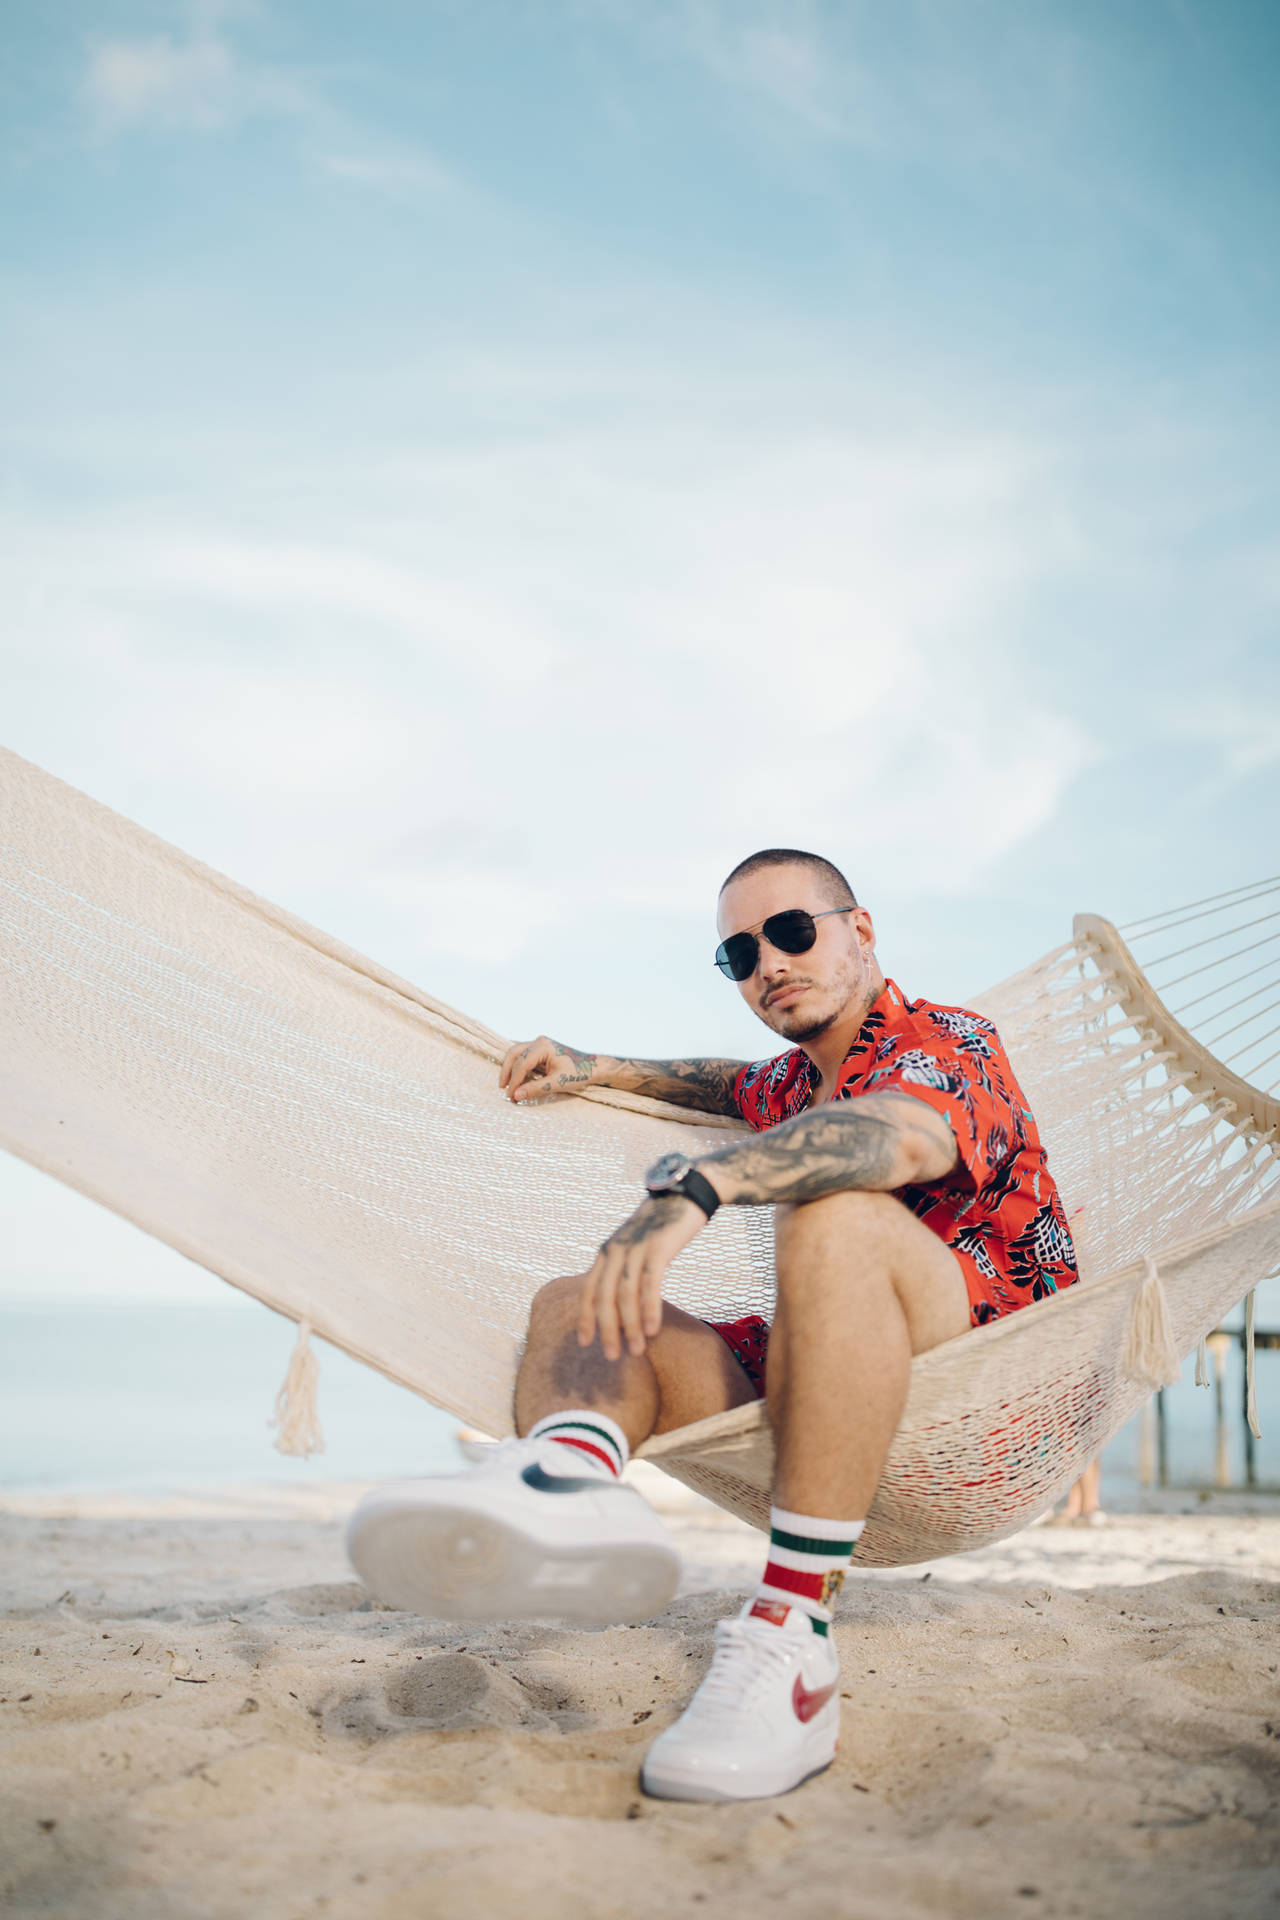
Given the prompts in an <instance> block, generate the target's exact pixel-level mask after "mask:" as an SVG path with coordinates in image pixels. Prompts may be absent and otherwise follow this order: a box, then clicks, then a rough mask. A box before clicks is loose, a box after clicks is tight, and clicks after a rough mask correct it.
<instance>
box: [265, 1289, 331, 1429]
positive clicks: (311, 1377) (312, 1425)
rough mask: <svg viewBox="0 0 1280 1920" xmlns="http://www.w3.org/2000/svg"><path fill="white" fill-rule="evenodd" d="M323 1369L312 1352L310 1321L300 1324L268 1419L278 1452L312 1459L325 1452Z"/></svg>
mask: <svg viewBox="0 0 1280 1920" xmlns="http://www.w3.org/2000/svg"><path fill="white" fill-rule="evenodd" d="M319 1381H320V1369H319V1367H318V1365H317V1364H316V1356H315V1354H314V1353H313V1352H312V1351H311V1322H310V1321H309V1320H301V1321H299V1323H298V1338H297V1340H296V1341H295V1343H294V1348H293V1352H292V1354H291V1355H290V1358H289V1371H288V1372H287V1373H286V1374H285V1377H284V1385H283V1386H282V1387H281V1389H280V1391H279V1393H278V1394H277V1395H276V1410H275V1414H274V1416H273V1418H272V1419H271V1421H270V1422H269V1424H270V1425H271V1426H273V1427H274V1428H275V1429H276V1451H277V1453H290V1454H295V1455H297V1456H298V1457H299V1458H301V1459H303V1460H309V1459H310V1457H311V1455H312V1454H313V1453H323V1452H324V1434H323V1433H322V1432H321V1429H320V1414H319V1409H318V1407H317V1404H316V1389H317V1387H318V1385H319Z"/></svg>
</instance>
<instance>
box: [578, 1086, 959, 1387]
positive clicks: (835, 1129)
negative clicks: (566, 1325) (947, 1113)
mask: <svg viewBox="0 0 1280 1920" xmlns="http://www.w3.org/2000/svg"><path fill="white" fill-rule="evenodd" d="M957 1158H958V1153H957V1149H956V1142H955V1135H954V1134H953V1133H952V1131H951V1129H950V1127H949V1126H948V1125H947V1123H946V1121H945V1120H944V1119H943V1117H942V1115H941V1114H940V1113H938V1112H936V1111H935V1109H934V1108H933V1107H931V1106H928V1105H927V1104H926V1103H925V1101H923V1100H917V1099H916V1098H915V1097H914V1096H913V1095H912V1094H909V1093H896V1092H894V1093H888V1092H886V1093H866V1094H859V1095H857V1096H856V1097H855V1098H853V1099H851V1100H840V1101H835V1102H832V1103H831V1104H829V1105H825V1106H821V1107H815V1108H813V1109H812V1110H811V1111H810V1112H808V1113H801V1114H798V1115H797V1116H796V1118H795V1119H794V1120H788V1121H786V1122H785V1123H784V1124H783V1125H782V1126H780V1127H772V1128H771V1129H770V1130H769V1132H768V1133H763V1134H752V1135H751V1137H750V1138H749V1139H747V1140H739V1141H735V1142H734V1143H733V1145H732V1146H729V1147H724V1148H722V1149H721V1151H720V1152H719V1153H711V1154H707V1155H706V1156H705V1157H704V1158H702V1159H700V1160H699V1161H698V1163H697V1166H698V1172H699V1173H700V1174H702V1175H703V1177H704V1178H705V1179H707V1180H709V1181H710V1182H711V1185H712V1186H713V1187H714V1188H715V1190H716V1192H717V1193H718V1194H719V1195H720V1198H721V1200H722V1201H725V1202H727V1203H728V1204H730V1205H733V1204H736V1205H738V1206H769V1205H775V1204H777V1203H778V1202H780V1201H805V1200H820V1199H822V1198H823V1197H824V1196H825V1195H827V1194H829V1193H845V1192H848V1191H850V1190H851V1189H856V1188H861V1189H862V1190H863V1191H868V1192H872V1193H891V1192H892V1191H893V1190H894V1188H895V1187H907V1186H914V1185H916V1184H919V1183H926V1182H928V1181H930V1180H941V1179H942V1178H944V1176H945V1175H946V1174H948V1173H950V1172H951V1170H952V1168H953V1167H954V1166H955V1164H956V1161H957ZM705 1225H706V1216H705V1215H704V1214H703V1212H702V1209H701V1208H700V1207H698V1206H696V1205H695V1204H694V1202H693V1201H692V1200H686V1199H684V1198H683V1196H681V1195H679V1194H663V1195H660V1196H657V1197H655V1198H651V1199H648V1200H645V1201H644V1202H643V1203H642V1204H641V1205H640V1206H639V1207H637V1209H636V1211H635V1212H634V1213H633V1214H632V1215H631V1218H630V1219H629V1220H624V1221H623V1223H622V1225H621V1226H620V1227H618V1228H617V1229H616V1230H615V1231H614V1232H613V1233H611V1234H610V1236H609V1238H608V1239H607V1240H606V1241H605V1243H604V1245H603V1246H602V1247H601V1249H600V1251H599V1253H598V1254H597V1255H596V1258H595V1260H594V1262H593V1263H592V1267H591V1271H590V1272H589V1273H588V1274H586V1275H585V1276H584V1279H583V1286H582V1303H581V1308H580V1311H579V1318H578V1340H579V1342H580V1344H581V1345H582V1346H584V1347H586V1346H590V1345H591V1342H592V1341H593V1340H594V1339H595V1337H596V1332H597V1330H598V1331H599V1334H600V1345H601V1348H602V1350H603V1352H604V1354H605V1357H606V1359H609V1360H616V1359H618V1357H619V1356H620V1354H621V1352H622V1348H623V1344H624V1342H625V1344H626V1347H627V1349H628V1351H629V1352H631V1353H635V1354H640V1353H643V1352H644V1349H645V1343H646V1341H647V1340H651V1339H652V1338H653V1336H654V1335H655V1334H656V1333H657V1332H658V1329H659V1328H660V1327H661V1325H662V1286H663V1281H664V1280H665V1278H666V1272H667V1268H668V1267H669V1266H670V1264H671V1262H672V1261H673V1260H674V1259H675V1257H676V1255H677V1254H678V1253H679V1252H680V1251H681V1250H682V1248H684V1247H686V1246H688V1244H689V1242H690V1241H691V1240H692V1239H693V1238H694V1237H695V1235H696V1234H697V1233H699V1232H700V1231H701V1229H702V1228H703V1227H704V1226H705Z"/></svg>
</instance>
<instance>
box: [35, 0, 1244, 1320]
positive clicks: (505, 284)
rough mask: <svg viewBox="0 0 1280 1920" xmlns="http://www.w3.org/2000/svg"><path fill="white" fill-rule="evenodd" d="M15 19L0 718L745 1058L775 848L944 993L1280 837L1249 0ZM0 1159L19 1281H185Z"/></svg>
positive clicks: (162, 818)
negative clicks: (742, 912) (759, 913)
mask: <svg viewBox="0 0 1280 1920" xmlns="http://www.w3.org/2000/svg"><path fill="white" fill-rule="evenodd" d="M7 39H8V42H9V58H8V62H7V65H6V69H5V74H4V77H3V79H0V125H2V126H3V129H4V132H3V134H2V135H0V156H2V158H0V167H2V172H0V179H2V181H3V210H2V219H3V233H2V234H0V242H2V244H0V257H2V259H3V263H4V264H3V266H0V419H3V421H4V422H5V427H4V435H5V453H4V462H3V481H2V485H0V576H2V579H0V592H2V593H3V602H2V604H3V606H4V609H5V619H4V628H5V642H4V684H3V725H2V726H0V735H2V737H3V739H4V741H5V743H6V744H7V745H9V746H11V747H13V748H15V749H16V750H17V751H19V752H21V753H24V754H26V755H27V756H28V757H30V758H31V759H34V760H36V761H38V762H40V763H41V764H42V765H44V766H46V767H49V768H50V769H52V770H53V771H54V772H56V773H58V774H60V775H61V776H62V777H64V778H66V779H68V780H70V781H72V782H73V783H74V784H76V785H78V786H81V787H83V788H85V789H87V790H88V791H89V792H91V793H93V794H95V795H97V796H99V797H100V798H102V799H104V800H106V801H108V802H110V803H111V804H112V805H113V806H116V807H117V808H119V809H120V810H121V811H123V812H125V813H128V814H130V815H132V816H133V817H135V818H137V819H140V820H141V821H143V822H144V823H145V824H146V825H147V826H149V827H151V828H153V829H154V830H155V831H157V832H159V833H161V834H163V835H165V836H166V837H167V838H169V839H171V840H174V841H177V842H178V843H180V844H182V845H184V846H186V847H188V848H190V849H191V850H192V851H194V852H196V853H198V854H199V855H201V856H202V857H203V858H205V859H207V860H209V861H211V862H213V863H214V864H215V865H217V866H220V867H222V868H224V869H226V870H227V871H229V872H231V873H233V874H234V875H235V876H236V877H237V878H239V879H241V880H243V881H245V882H247V883H248V884H250V885H252V886H253V887H255V888H256V889H258V890H259V891H261V892H263V893H266V894H268V895H270V896H272V897H274V898H277V899H279V900H281V901H283V902H284V903H285V904H287V905H288V906H290V907H292V908H293V909H294V910H296V911H298V912H301V913H302V914H304V915H306V916H307V917H308V918H310V919H312V920H315V921H317V922H319V923H320V924H322V925H324V926H326V927H328V928H330V929H331V930H333V931H334V932H336V933H338V934H339V935H341V936H342V937H343V938H345V939H347V940H348V941H350V942H351V943H352V944H353V945H355V946H357V947H361V948H364V949H366V950H368V951H369V952H371V953H374V954H375V955H377V956H378V957H379V958H380V959H382V960H384V961H385V962H387V963H388V964H390V965H391V966H393V967H395V968H396V969H398V970H399V971H400V972H402V973H404V974H407V975H409V976H411V977H412V978H414V979H415V980H418V981H420V982H421V983H422V984H424V985H425V986H427V987H428V988H429V989H430V990H431V991H433V992H435V993H437V994H439V995H440V996H441V997H443V998H444V999H446V1000H450V1001H452V1002H454V1003H455V1004H458V1005H460V1006H462V1007H464V1008H465V1009H466V1010H467V1011H468V1012H471V1013H474V1014H476V1015H477V1016H479V1017H480V1018H482V1019H484V1020H486V1021H488V1022H489V1023H490V1024H491V1025H493V1026H495V1027H497V1028H499V1029H500V1030H502V1031H504V1032H509V1033H512V1034H523V1033H525V1032H526V1031H528V1032H532V1031H534V1030H536V1029H538V1028H542V1027H545V1028H547V1029H548V1030H550V1031H552V1032H557V1033H560V1034H562V1035H563V1036H564V1037H567V1038H569V1039H571V1040H574V1041H576V1042H579V1043H581V1044H585V1045H589V1046H599V1047H602V1048H612V1049H618V1050H626V1049H632V1050H636V1051H646V1052H653V1053H676V1052H688V1051H700V1050H701V1051H707V1052H716V1053H724V1052H728V1053H731V1054H737V1055H751V1054H754V1053H757V1052H761V1051H768V1050H769V1036H768V1035H766V1034H765V1033H764V1031H763V1029H760V1028H758V1027H754V1026H753V1025H752V1023H751V1022H750V1020H749V1018H748V1017H747V1016H746V1015H745V1013H744V1012H743V1011H742V1010H741V1008H740V1005H739V1003H738V1001H737V998H736V996H735V995H734V994H733V991H732V989H731V988H727V987H726V986H725V985H724V983H723V982H721V981H720V979H719V978H718V976H717V975H715V974H714V972H713V970H712V968H711V966H710V953H711V948H712V946H713V944H714V935H713V933H712V928H711V920H712V910H713V902H714V894H715V890H716V887H717V885H718V882H719V880H720V878H721V877H722V875H723V873H724V871H725V870H726V869H727V867H728V866H729V865H730V864H732V863H733V862H734V861H735V860H736V859H737V858H739V857H740V856H741V855H742V854H743V853H745V852H747V851H749V850H750V849H751V848H753V847H756V846H759V845H762V844H769V843H779V842H781V843H799V844H802V845H813V846H816V847H818V848H819V849H820V850H822V851H825V852H829V853H830V854H831V855H832V856H833V857H834V858H836V859H837V860H838V861H839V862H841V863H842V864H844V865H845V866H846V867H847V869H848V871H849V872H850V875H851V878H852V879H853V880H854V883H855V886H856V887H857V888H858V891H859V893H860V894H862V895H863V896H864V897H865V899H866V900H867V901H868V903H869V904H870V905H871V907H872V909H873V911H874V912H875V913H876V915H877V920H878V923H879V926H880V934H881V954H882V958H883V960H884V962H885V964H886V966H887V967H888V968H889V970H890V971H892V972H894V973H895V974H896V975H897V977H899V978H900V979H901V980H902V982H903V984H904V985H905V986H907V987H908V988H909V989H911V990H913V991H916V992H924V993H927V994H929V995H930V996H931V997H934V998H939V999H949V998H955V999H962V998H963V997H964V996H965V995H966V994H967V993H970V992H973V991H975V990H977V989H979V988H980V987H982V986H984V985H987V984H989V983H990V982H992V981H993V980H995V979H997V978H999V977H1001V976H1002V975H1004V974H1006V973H1009V972H1011V971H1013V970H1014V969H1015V968H1016V967H1017V966H1019V965H1021V964H1022V963H1024V962H1025V961H1026V960H1029V959H1030V958H1032V957H1034V956H1035V955H1036V954H1038V953H1040V952H1041V951H1043V950H1045V949H1046V948H1048V947H1051V946H1053V945H1056V944H1057V943H1058V942H1059V941H1060V940H1061V939H1062V938H1063V937H1064V936H1065V934H1066V932H1067V930H1068V928H1069V923H1070V917H1071V915H1072V913H1073V912H1074V911H1076V910H1078V909H1086V910H1091V911H1100V912H1102V913H1105V914H1107V915H1109V916H1110V917H1113V918H1116V919H1118V920H1122V921H1123V920H1127V919H1130V918H1134V917H1137V916H1138V915H1141V914H1145V913H1147V912H1150V911H1152V910H1153V909H1156V908H1160V907H1164V906H1168V905H1172V904H1176V903H1178V902H1179V901H1182V900H1186V899H1192V898H1195V897H1197V896H1199V895H1202V894H1205V893H1211V892H1214V891H1217V890H1218V889H1219V888H1226V887H1229V886H1232V885H1235V884H1238V883H1241V882H1244V881H1247V880H1249V879H1252V878H1254V877H1257V876H1259V875H1263V874H1269V873H1272V872H1274V871H1276V869H1277V867H1280V861H1278V860H1277V859H1276V847H1277V845H1278V844H1280V836H1278V835H1277V832H1276V827H1277V805H1276V796H1277V762H1278V761H1280V668H1278V665H1277V662H1278V661H1280V649H1277V646H1276V627H1277V615H1278V612H1280V535H1278V534H1277V529H1276V500H1277V481H1278V479H1280V473H1278V469H1280V454H1278V453H1277V446H1276V434H1275V430H1274V423H1275V418H1276V409H1277V400H1278V398H1280V394H1278V382H1277V371H1278V362H1280V345H1278V342H1280V324H1278V323H1280V244H1278V241H1280V220H1278V217H1277V216H1278V212H1280V133H1278V132H1277V120H1276V115H1275V111H1274V97H1275V84H1276V77H1277V73H1280V13H1277V10H1276V9H1275V8H1274V7H1273V6H1270V5H1267V4H1258V5H1246V4H1236V3H1233V0H1225V4H1224V3H1222V0H1217V3H1215V4H1208V3H1207V0H1184V3H1183V4H1160V3H1159V0H1145V3H1144V4H1133V3H1130V4H1125V3H1124V0H1118V3H1114V0H1113V4H1096V5H1094V4H1077V3H1073V0H1057V3H1056V4H1052V5H1037V4H1027V3H1026V0H1024V3H1023V4H1014V3H1013V0H1006V3H1004V4H989V5H984V4H981V3H980V0H975V3H974V4H967V5H965V6H948V5H942V4H937V3H934V4H913V0H902V3H901V4H895V5H892V6H890V5H888V4H881V5H878V6H870V5H856V4H846V5H829V6H806V5H804V4H803V3H802V0H796V3H795V4H790V5H757V4H755V0H719V3H717V0H704V3H703V4H693V3H692V0H688V3H684V4H678V3H677V0H670V4H668V3H667V0H650V3H649V4H639V3H638V0H632V3H628V0H578V4H563V5H561V4H556V3H555V0H547V3H546V4H541V5H532V4H530V5H523V6H517V5H500V4H484V3H483V0H472V3H471V4H466V5H464V4H432V3H431V0H417V4H413V5H409V4H405V5H387V4H377V3H376V0H375V3H374V4H367V3H366V4H363V5H361V6H360V7H358V8H357V7H340V6H334V5H323V4H310V5H306V6H304V5H301V4H297V3H296V0H295V3H294V4H263V5H226V6H218V5H205V6H199V5H197V6H174V5H167V4H166V5H162V4H155V5H124V4H116V0H97V3H96V4H94V5H92V6H89V5H76V4H56V3H54V4H50V5H48V6H42V7H40V8H27V9H23V10H20V12H19V15H18V17H16V18H15V19H14V20H12V21H10V23H9V25H8V32H7ZM0 1212H3V1214H4V1215H5V1217H6V1219H7V1220H8V1222H9V1223H11V1224H12V1226H13V1244H16V1246H17V1248H18V1253H17V1258H16V1264H15V1267H14V1270H13V1271H14V1276H15V1278H14V1280H13V1284H15V1285H17V1284H20V1285H22V1286H23V1287H24V1288H26V1287H31V1286H37V1285H57V1286H72V1285H81V1284H83V1285H91V1286H94V1287H98V1286H106V1285H113V1286H124V1285H126V1284H128V1285H133V1284H135V1283H137V1280H138V1275H139V1274H145V1275H146V1276H149V1277H148V1278H147V1280H146V1284H147V1285H153V1284H154V1285H156V1286H160V1285H168V1284H170V1281H171V1278H172V1275H178V1276H179V1277H178V1278H172V1284H173V1285H174V1286H180V1285H183V1284H185V1282H184V1280H183V1279H182V1278H181V1275H180V1268H181V1263H176V1260H175V1262H174V1263H173V1264H172V1267H171V1268H170V1267H166V1266H165V1264H164V1263H165V1262H166V1261H169V1260H170V1256H168V1255H164V1254H162V1252H161V1250H158V1249H157V1250H150V1249H147V1250H140V1249H139V1248H138V1247H137V1246H136V1245H135V1237H134V1236H132V1234H131V1232H126V1230H124V1229H122V1228H117V1227H116V1226H115V1224H114V1223H110V1222H106V1223H100V1222H99V1221H98V1217H97V1215H96V1214H94V1213H93V1210H91V1209H88V1208H87V1206H86V1205H85V1203H83V1202H80V1201H78V1200H77V1199H75V1197H74V1196H70V1195H66V1196H64V1195H61V1194H58V1193H56V1192H55V1191H54V1190H52V1189H50V1188H47V1184H46V1183H44V1182H40V1181H37V1180H36V1178H35V1176H33V1175H31V1174H30V1173H29V1172H28V1170H26V1169H23V1168H21V1167H17V1166H6V1167H5V1168H4V1170H3V1172H0ZM122 1236H123V1237H122ZM157 1263H158V1264H157Z"/></svg>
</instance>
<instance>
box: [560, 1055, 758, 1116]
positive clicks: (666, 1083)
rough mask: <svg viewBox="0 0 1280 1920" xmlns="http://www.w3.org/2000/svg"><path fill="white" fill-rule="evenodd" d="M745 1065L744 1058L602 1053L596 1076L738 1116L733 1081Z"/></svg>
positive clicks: (601, 1081)
mask: <svg viewBox="0 0 1280 1920" xmlns="http://www.w3.org/2000/svg"><path fill="white" fill-rule="evenodd" d="M745 1064H746V1063H745V1061H742V1060H610V1059H607V1058H606V1057H605V1055H604V1054H598V1055H597V1056H596V1063H595V1070H594V1073H593V1076H592V1077H593V1081H594V1084H595V1085H596V1086H598V1087H600V1086H605V1087H617V1088H618V1089H619V1091H620V1092H623V1093H647V1094H648V1095H649V1097H650V1099H652V1100H669V1101H670V1102H671V1103H672V1105H673V1106H677V1107H697V1108H698V1109H699V1110H700V1111H701V1112H703V1113H727V1114H732V1115H734V1116H735V1117H736V1115H737V1112H738V1108H737V1106H736V1104H735V1102H734V1098H733V1083H734V1081H735V1080H736V1079H737V1077H738V1075H739V1074H740V1073H741V1072H742V1069H743V1067H744V1065H745Z"/></svg>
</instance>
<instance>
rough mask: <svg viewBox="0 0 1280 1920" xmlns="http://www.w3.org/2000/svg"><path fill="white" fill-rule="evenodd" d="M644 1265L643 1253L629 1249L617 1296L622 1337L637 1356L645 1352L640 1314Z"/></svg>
mask: <svg viewBox="0 0 1280 1920" xmlns="http://www.w3.org/2000/svg"><path fill="white" fill-rule="evenodd" d="M643 1265H644V1254H643V1251H642V1250H641V1249H640V1248H639V1247H629V1248H628V1249H627V1257H626V1259H625V1260H624V1262H623V1266H622V1271H621V1273H620V1274H619V1276H618V1286H617V1296H616V1297H617V1302H618V1320H619V1323H620V1325H621V1328H622V1337H623V1339H624V1340H625V1341H626V1343H627V1351H628V1352H629V1353H633V1354H636V1355H637V1356H638V1355H640V1354H642V1353H643V1352H644V1327H643V1325H642V1324H641V1313H640V1275H641V1271H642V1269H643Z"/></svg>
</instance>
